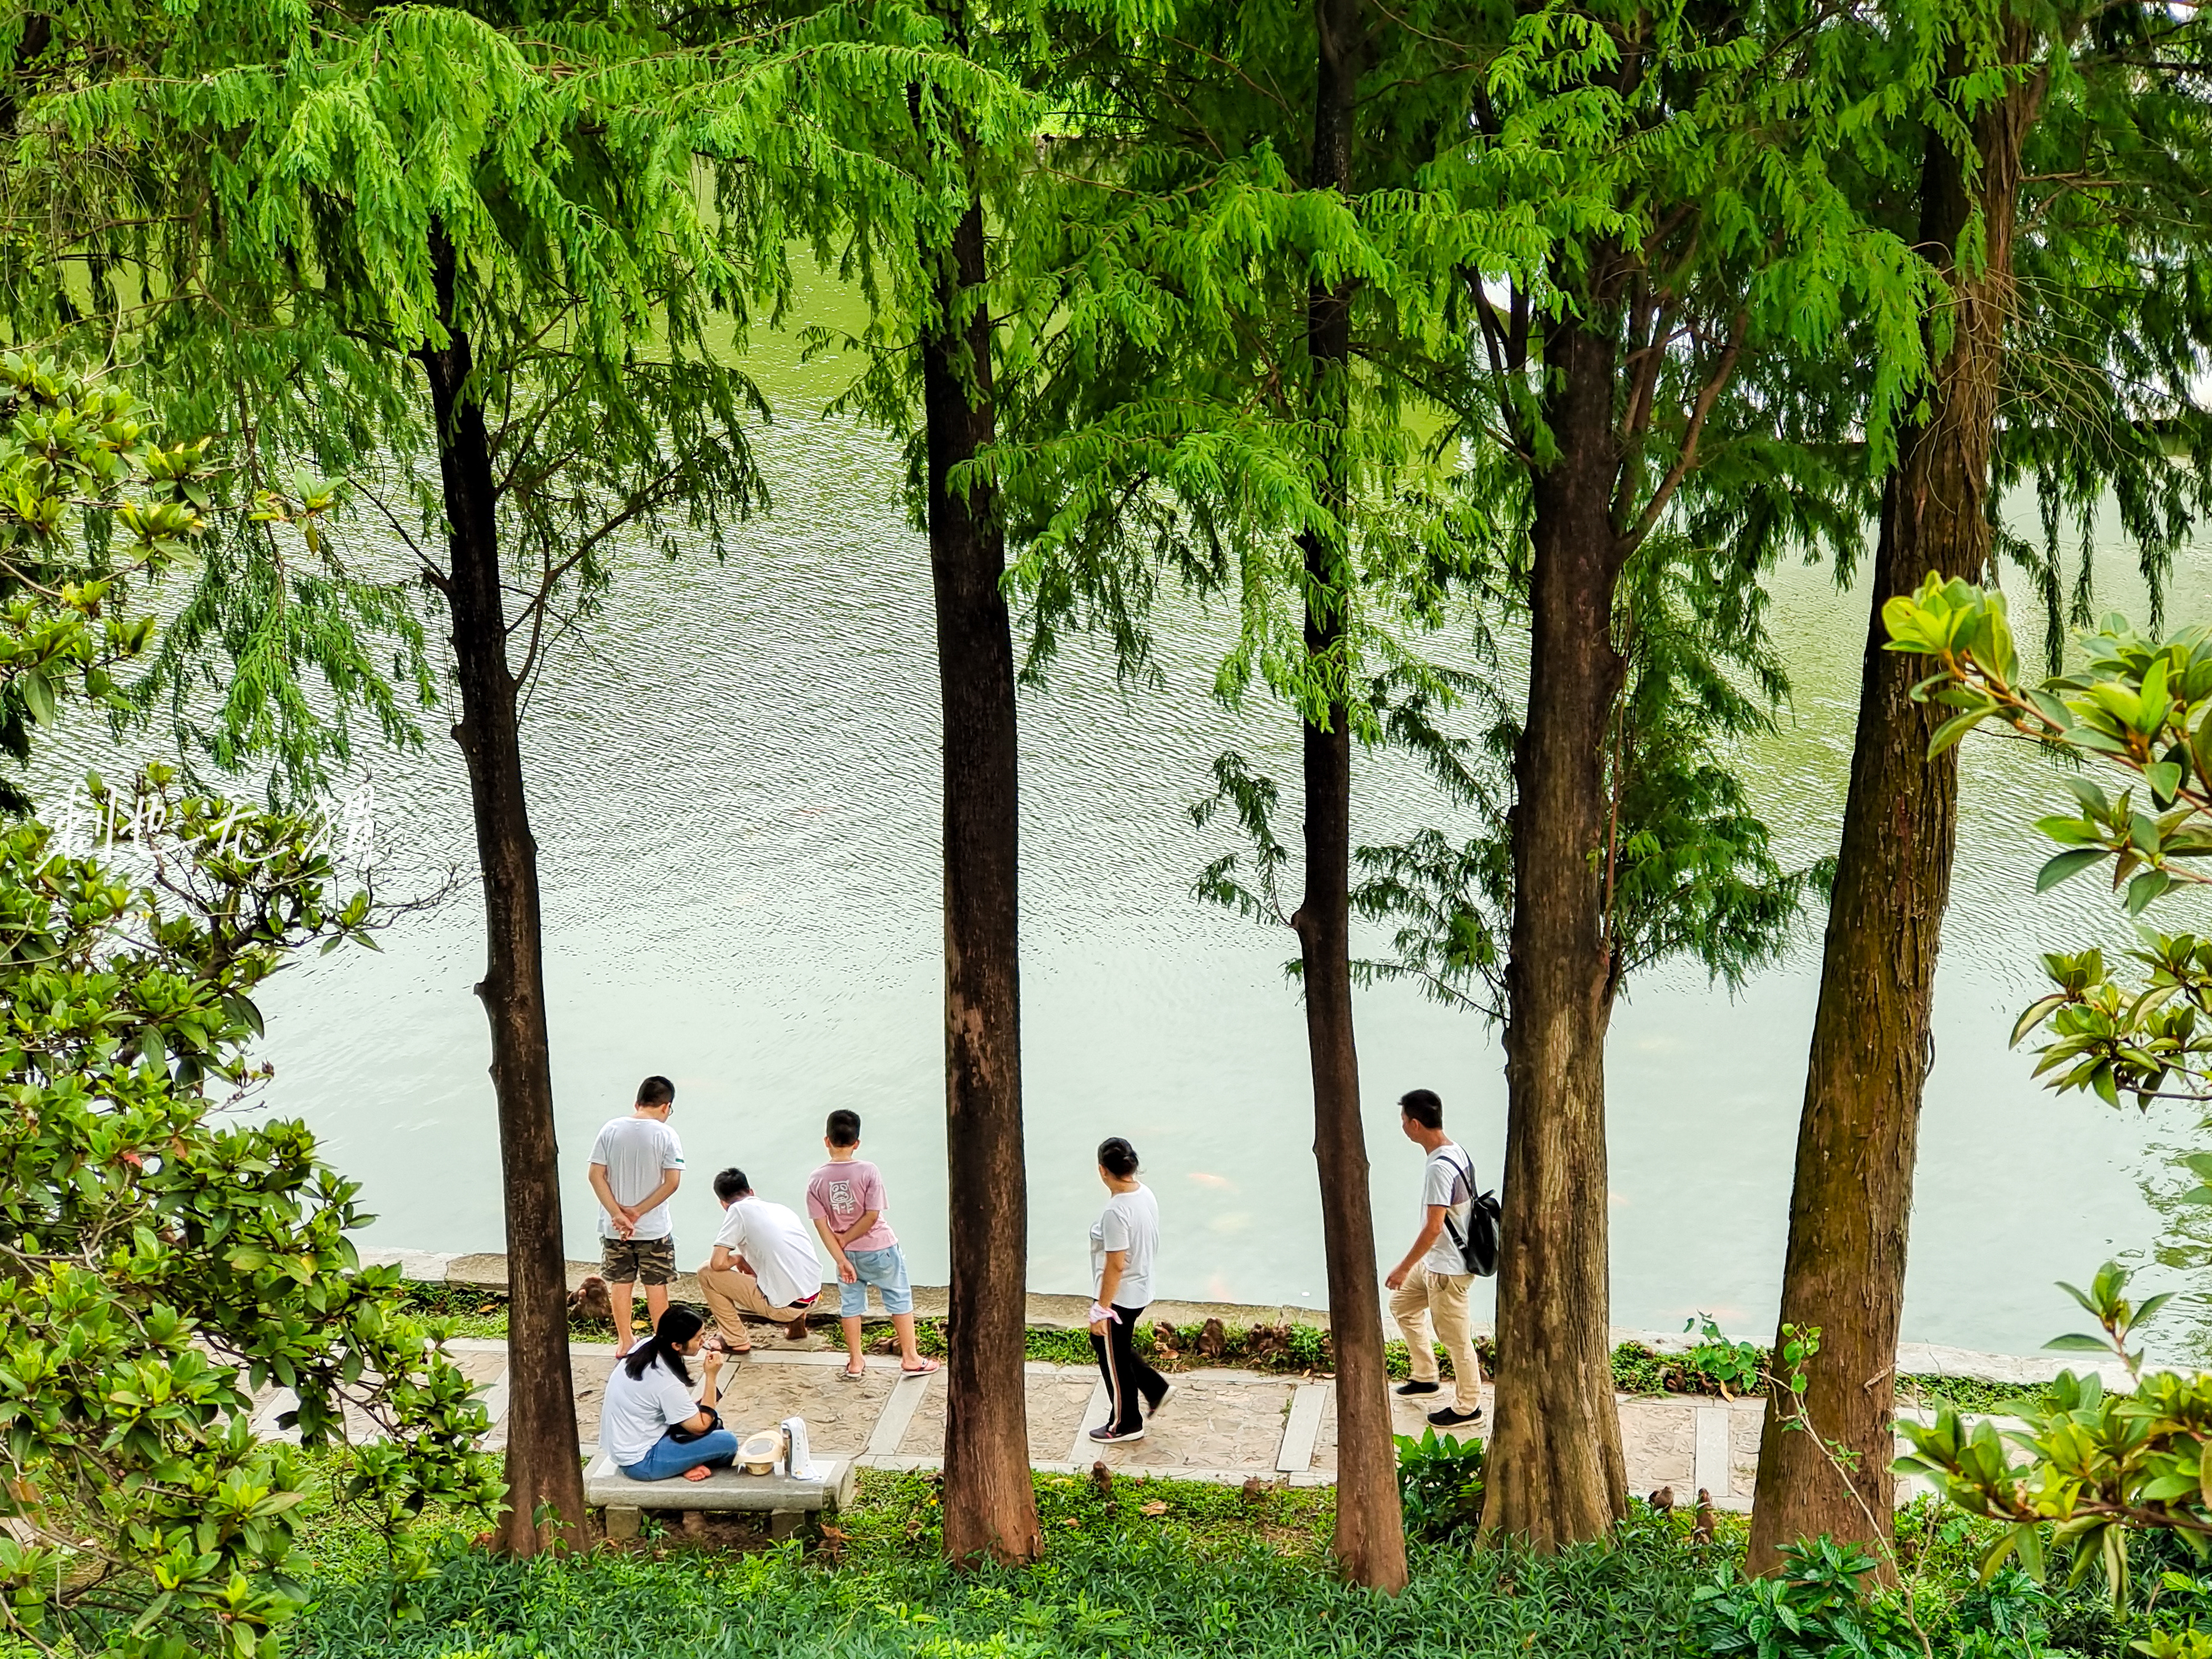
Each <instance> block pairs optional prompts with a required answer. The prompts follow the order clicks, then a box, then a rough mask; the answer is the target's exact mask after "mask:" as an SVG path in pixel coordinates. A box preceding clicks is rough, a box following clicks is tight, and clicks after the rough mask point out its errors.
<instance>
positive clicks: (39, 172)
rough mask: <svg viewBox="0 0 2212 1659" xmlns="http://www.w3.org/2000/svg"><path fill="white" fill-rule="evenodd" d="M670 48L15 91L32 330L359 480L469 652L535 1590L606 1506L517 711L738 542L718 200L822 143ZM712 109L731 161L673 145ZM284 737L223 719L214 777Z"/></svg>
mask: <svg viewBox="0 0 2212 1659" xmlns="http://www.w3.org/2000/svg"><path fill="white" fill-rule="evenodd" d="M31 44H32V43H31V42H29V41H25V42H23V43H22V46H24V47H25V48H27V47H28V46H30V45H31ZM669 46H671V42H670V41H669V40H666V39H665V38H664V37H661V36H659V35H657V34H655V33H653V32H652V30H651V28H650V27H649V26H648V25H646V24H644V23H642V22H641V21H638V20H636V19H634V18H631V19H625V20H623V21H622V22H621V24H620V25H615V24H608V23H598V22H592V21H582V22H576V23H563V22H560V21H543V22H540V23H538V24H537V25H535V26H533V27H531V28H528V29H526V30H518V31H516V32H514V33H504V32H502V30H501V27H497V26H496V25H495V23H493V22H490V21H485V20H483V19H482V18H480V17H478V16H476V15H471V13H470V12H468V11H466V10H464V9H391V10H385V9H375V8H371V7H363V8H362V9H359V11H357V12H347V11H345V10H343V9H324V10H321V11H319V12H317V13H316V14H314V15H313V16H312V17H309V16H307V15H304V14H301V13H298V12H296V11H294V10H289V9H284V8H282V7H278V8H274V9H270V8H266V7H264V6H262V5H259V4H257V3H252V0H240V3H236V4H227V5H226V4H217V5H213V6H210V7H205V8H202V9H198V10H197V11H196V12H195V13H193V14H192V15H191V17H190V18H175V19H172V18H169V17H168V15H167V14H163V15H161V16H158V17H155V16H141V15H135V14H134V15H131V16H127V17H126V16H119V15H115V14H112V13H111V12H109V11H106V10H105V9H100V8H90V7H88V8H82V9H78V8H72V7H63V8H58V9H52V12H51V16H50V19H49V22H48V28H47V33H46V41H45V44H44V47H43V49H42V50H40V51H39V52H35V53H33V52H29V51H27V50H19V52H18V54H17V56H16V58H15V75H14V76H13V78H12V81H11V82H10V86H9V93H10V96H11V98H12V100H13V104H14V108H15V123H14V126H13V130H12V132H11V134H10V135H9V148H8V150H7V153H6V170H5V183H6V186H7V190H8V196H7V200H6V209H7V211H8V212H9V216H10V217H11V218H12V220H13V222H15V224H17V225H18V226H34V227H35V234H32V235H28V236H26V237H22V238H19V239H18V240H15V242H14V243H13V244H12V245H11V252H10V255H9V264H8V267H7V269H6V270H5V272H4V280H5V289H4V303H5V305H6V307H7V309H8V313H9V318H10V320H11V324H12V325H13V326H15V328H16V329H18V330H19V331H53V332H59V333H61V334H63V335H64V336H65V337H76V338H77V339H80V340H82V341H83V342H85V343H87V344H88V345H89V346H92V347H94V348H95V349H109V348H110V347H111V346H114V347H120V348H125V349H131V350H133V351H135V352H137V353H139V354H141V355H143V356H144V357H145V358H146V359H147V360H148V361H149V362H152V363H154V364H155V365H157V366H158V369H159V372H160V379H161V384H163V385H164V386H168V387H172V388H174V389H175V391H174V396H173V404H174V406H175V413H176V414H177V415H178V416H179V418H191V419H197V420H199V421H201V422H204V424H205V426H206V428H207V429H209V430H211V431H215V432H218V433H221V434H222V435H224V436H225V439H226V441H227V442H228V444H229V446H230V447H231V450H232V453H234V454H237V455H239V456H240V458H241V459H242V463H243V465H244V467H245V469H246V471H247V472H248V474H249V475H250V476H253V475H258V476H276V477H283V476H284V475H285V474H286V473H287V471H289V468H290V467H292V466H293V465H299V464H303V463H304V464H306V465H312V466H314V467H318V468H320V469H322V470H324V471H331V472H343V473H346V474H349V475H350V476H351V478H352V480H353V483H354V484H355V486H356V488H357V489H359V490H360V491H361V492H362V494H363V495H366V496H367V497H368V498H369V499H370V500H371V501H374V504H375V505H376V506H377V507H380V508H381V509H382V511H383V516H384V517H385V518H386V521H387V522H388V524H389V525H390V526H391V529H392V534H393V537H394V538H395V540H396V542H397V543H398V545H399V547H400V549H401V550H403V551H402V553H401V555H400V562H401V566H402V574H403V576H404V580H408V581H410V582H419V583H420V584H421V586H422V589H423V590H424V591H425V592H427V593H428V595H429V596H430V599H431V603H432V605H433V606H434V609H435V611H438V612H440V613H441V614H442V618H443V621H444V624H445V626H446V628H447V630H448V634H449V638H450V640H451V643H452V647H453V664H454V673H455V678H456V680H457V682H458V690H459V709H458V717H457V719H456V720H455V721H454V725H453V736H454V738H455V740H456V742H457V743H458V744H459V747H460V749H461V752H462V755H463V757H464V759H465V762H466V764H467V771H468V776H469V783H470V793H471V804H472V808H473V816H474V818H475V822H476V827H477V852H478V860H477V862H478V869H479V874H480V877H481V880H482V886H483V897H484V907H485V921H486V945H487V951H486V971H485V975H484V977H483V980H482V981H481V982H480V983H479V984H478V986H477V994H478V996H479V998H480V999H481V1000H483V1004H484V1007H485V1012H486V1015H487V1017H488V1019H489V1024H490V1029H491V1037H492V1056H493V1060H492V1078H493V1084H494V1091H495V1096H496V1097H497V1101H498V1106H499V1114H500V1130H501V1137H500V1138H501V1169H502V1183H503V1197H504V1206H505V1212H506V1221H507V1249H508V1258H509V1264H510V1291H511V1294H512V1318H511V1325H510V1335H509V1347H510V1352H511V1355H512V1372H511V1381H510V1387H509V1437H508V1449H507V1488H508V1491H507V1504H508V1507H507V1513H506V1516H505V1519H504V1521H503V1522H502V1528H501V1535H502V1538H503V1541H505V1543H506V1544H507V1547H510V1548H512V1549H513V1550H515V1551H516V1552H518V1553H531V1552H532V1551H534V1550H536V1549H538V1548H539V1547H543V1546H544V1545H546V1544H549V1543H556V1542H560V1541H572V1540H574V1539H576V1538H578V1537H579V1536H580V1533H579V1531H578V1528H580V1525H581V1522H582V1518H583V1502H582V1489H581V1483H580V1466H579V1463H578V1461H577V1456H576V1432H575V1419H574V1405H573V1401H571V1399H570V1396H569V1385H568V1357H567V1348H568V1332H567V1320H566V1310H565V1305H564V1299H565V1298H564V1293H565V1283H564V1274H563V1269H562V1256H563V1251H562V1225H561V1215H562V1200H561V1179H560V1170H559V1165H558V1148H557V1146H556V1140H555V1136H554V1128H553V1110H552V1085H551V1074H550V1059H549V1050H548V1038H547V1030H546V1013H545V1005H544V975H543V963H542V948H541V940H540V917H539V895H538V878H537V862H536V843H535V841H534V839H533V837H532V830H531V825H530V818H529V811H528V792H527V787H526V774H525V768H524V764H523V758H522V750H521V742H520V699H521V696H522V693H523V691H524V690H525V688H526V686H527V684H529V682H530V679H531V678H532V675H533V674H534V673H535V671H537V669H538V666H539V665H540V664H541V663H542V662H543V660H544V652H545V650H546V649H547V648H548V647H549V646H550V642H551V641H552V640H553V639H554V638H556V637H557V635H559V634H560V633H561V632H562V629H563V626H564V624H565V620H566V617H567V615H568V614H569V613H570V612H571V611H573V610H574V608H575V607H577V606H583V607H588V606H589V605H592V603H594V602H595V600H596V598H597V596H598V594H599V592H601V590H602V589H603V588H604V586H605V583H606V581H607V580H608V579H609V577H610V574H611V568H612V559H613V554H614V552H615V550H616V548H617V545H619V544H620V542H621V541H622V539H623V538H633V537H652V536H653V535H655V534H661V535H664V536H672V534H673V532H676V531H677V530H678V529H681V528H689V529H695V530H700V531H703V532H707V534H708V536H709V537H714V536H717V535H718V534H719V532H720V530H721V528H722V527H723V526H724V525H725V524H726V522H727V521H728V520H729V519H730V518H731V517H732V515H734V514H738V513H743V512H744V510H745V509H746V508H747V507H748V506H749V505H750V503H752V502H753V501H756V500H757V499H758V497H759V495H760V484H759V480H758V477H757V474H756V472H755V471H754V469H753V466H752V464H751V459H750V450H749V447H748V443H747V436H746V428H747V422H748V419H749V418H750V417H751V416H755V415H757V414H758V413H759V412H761V410H760V404H759V402H758V399H757V397H756V396H755V395H754V393H753V392H752V391H751V388H750V385H749V384H748V382H747V381H746V380H744V377H743V375H742V374H740V373H739V372H738V371H737V370H736V369H734V368H732V367H730V366H729V365H728V364H727V363H726V362H721V361H719V360H718V359H717V357H716V356H715V355H714V353H713V352H712V351H711V350H710V349H708V334H709V330H710V318H713V319H714V321H716V322H726V319H728V318H729V317H731V316H735V317H737V318H738V319H740V322H741V321H742V319H743V317H744V314H745V307H746V302H747V301H748V300H749V299H750V297H751V295H752V294H753V293H754V292H755V288H754V284H755V283H756V282H759V283H765V284H766V285H767V286H769V288H771V289H772V287H773V284H774V282H775V280H776V275H777V273H778V272H780V270H781V265H780V263H779V261H780V256H781V238H782V229H781V226H780V224H778V223H776V222H775V221H774V216H773V213H772V212H771V211H770V210H769V209H768V208H767V207H766V205H765V201H766V198H765V197H762V196H760V195H758V194H756V193H753V192H751V191H749V189H748V185H749V175H740V174H739V173H737V172H735V171H726V172H725V173H723V174H722V175H721V176H720V180H719V183H718V185H717V186H716V191H715V194H714V197H711V198H710V197H702V194H701V192H700V191H699V190H698V188H697V178H696V173H695V161H696V158H697V156H698V155H700V153H701V146H702V145H705V144H708V143H712V144H714V145H716V146H719V147H720V151H721V153H724V154H734V153H737V152H738V150H739V149H744V150H745V152H746V153H747V154H748V155H750V156H751V157H752V158H754V159H755V160H756V161H758V162H766V163H770V164H772V163H774V162H775V161H776V160H777V159H778V158H780V157H788V156H789V155H791V153H792V151H793V147H794V146H795V145H798V144H800V143H804V142H805V139H804V136H803V133H802V132H801V131H799V129H795V128H794V127H793V125H791V124H790V123H789V122H788V121H787V118H786V106H787V90H788V88H787V85H785V84H783V83H781V82H777V81H776V80H775V76H774V75H773V74H772V73H770V74H769V76H767V79H766V82H757V81H755V80H752V79H750V78H749V70H748V69H747V66H746V64H745V63H744V62H734V63H733V62H731V61H727V60H725V59H713V60H708V61H705V62H703V63H702V61H701V60H700V59H699V58H696V57H685V56H684V55H681V54H677V53H672V52H669V51H668V50H667V48H668V47H669ZM580 65H589V66H590V67H591V68H592V70H593V71H594V72H593V73H592V74H590V75H584V76H580V75H578V74H577V73H576V72H575V71H576V70H577V69H578V68H579V66H580ZM687 96H688V97H690V99H691V100H693V101H692V104H691V105H690V106H685V107H687V108H692V109H694V110H696V109H697V108H699V107H703V108H704V109H705V111H706V112H707V113H708V115H709V116H711V118H712V123H713V130H712V131H711V132H709V133H707V134H705V135H703V136H702V135H701V134H700V133H698V132H696V131H694V130H693V129H692V128H690V127H688V126H685V125H683V124H682V123H678V122H672V121H671V117H670V112H671V109H672V108H676V107H678V105H679V103H680V100H682V99H684V98H685V97H687ZM797 170H798V169H797V168H795V167H794V168H793V171H797ZM824 173H825V175H826V176H827V177H829V178H832V179H834V177H835V176H836V163H835V161H834V158H829V159H828V160H827V161H825V165H824ZM748 238H751V239H754V240H750V241H749V240H746V239H748ZM763 250H768V251H769V252H770V253H771V254H772V255H773V256H774V257H770V258H761V257H759V256H760V255H761V254H762V252H763ZM718 313H719V314H718ZM671 545H672V543H671ZM258 555H259V550H257V549H256V548H254V547H253V546H252V545H250V544H248V545H246V546H244V547H241V548H240V549H239V550H237V552H236V556H234V557H231V558H225V559H218V560H211V561H210V562H209V563H208V565H207V567H206V568H205V571H204V580H203V583H202V586H201V588H200V591H199V592H197V594H196V595H195V596H194V597H193V599H192V600H191V602H190V603H189V604H188V605H187V607H186V611H185V625H184V626H181V627H180V628H179V629H176V630H173V633H172V634H171V635H170V638H169V641H168V647H167V648H168V650H169V651H170V653H171V655H170V657H169V659H168V662H167V666H166V669H165V674H164V677H162V678H157V679H156V681H155V683H154V684H153V685H152V686H151V687H150V688H149V690H151V691H153V692H155V693H157V694H158V693H159V692H161V690H165V689H166V690H171V691H173V692H175V691H179V690H182V691H183V692H184V694H185V696H186V697H187V699H188V698H189V695H190V689H191V686H192V684H193V683H194V676H195V674H196V672H197V670H196V667H195V664H196V663H197V660H199V657H198V656H197V653H202V652H204V651H206V650H210V649H214V650H216V651H218V652H220V651H222V650H224V649H225V648H228V650H229V651H231V652H232V653H236V652H237V651H238V650H239V648H240V646H241V645H248V646H251V645H253V644H256V643H260V644H268V643H270V641H271V637H272V636H271V635H270V632H269V630H270V627H271V625H272V623H271V613H272V612H275V613H281V612H282V611H283V610H284V608H285V607H286V605H288V604H289V602H290V601H291V600H292V599H294V598H295V595H296V592H297V582H296V580H295V579H294V577H293V576H292V574H290V573H289V572H286V571H284V570H283V568H282V567H281V566H276V567H272V566H271V564H270V562H267V561H266V560H265V559H264V558H262V557H260V556H258ZM287 643H288V642H287V641H286V639H285V637H284V636H283V635H282V634H281V633H279V634H277V635H275V636H274V644H275V647H276V651H275V654H276V656H277V657H278V658H279V659H281V658H282V657H283V651H284V649H285V647H286V646H287ZM263 662H264V666H266V664H267V656H266V655H264V659H263ZM277 678H282V676H281V675H279V676H278V677H277ZM275 689H276V688H271V687H268V686H264V690H275ZM263 712H265V711H264V710H261V709H259V708H257V707H255V706H254V705H253V704H252V702H250V701H249V702H248V703H247V704H246V706H244V707H240V706H238V705H236V704H235V703H234V704H233V705H232V706H230V707H228V708H226V709H225V711H224V714H225V717H226V719H225V723H224V725H223V726H222V727H221V728H220V732H221V734H222V735H220V736H219V737H218V738H217V740H216V743H217V744H218V745H219V744H221V743H223V742H228V744H230V745H231V747H230V748H229V750H228V752H226V753H219V754H218V758H228V759H231V760H237V759H239V758H241V756H242V753H243V750H241V748H240V738H239V732H240V726H241V724H244V725H249V726H250V724H251V721H252V718H253V717H254V716H255V715H257V714H260V713H263ZM251 747H252V745H251V744H246V745H245V749H246V750H250V749H251Z"/></svg>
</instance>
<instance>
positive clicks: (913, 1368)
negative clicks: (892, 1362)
mask: <svg viewBox="0 0 2212 1659" xmlns="http://www.w3.org/2000/svg"><path fill="white" fill-rule="evenodd" d="M899 1369H900V1370H902V1371H904V1372H905V1373H906V1374H907V1375H908V1376H928V1375H929V1374H930V1372H932V1371H933V1370H936V1369H937V1362H936V1361H935V1360H934V1359H917V1360H915V1363H914V1364H911V1365H909V1364H907V1363H906V1362H905V1361H904V1360H901V1361H900V1362H899Z"/></svg>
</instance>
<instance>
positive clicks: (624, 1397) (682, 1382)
mask: <svg viewBox="0 0 2212 1659" xmlns="http://www.w3.org/2000/svg"><path fill="white" fill-rule="evenodd" d="M706 1328H707V1322H706V1321H705V1320H703V1319H702V1318H700V1317H699V1316H698V1315H697V1314H696V1313H694V1312H692V1311H691V1310H690V1309H689V1308H671V1309H670V1310H668V1311H667V1312H666V1313H665V1314H663V1315H661V1316H660V1322H659V1324H658V1325H656V1326H654V1327H653V1334H652V1335H651V1336H650V1337H648V1338H647V1339H646V1340H644V1341H643V1342H641V1343H640V1344H638V1346H636V1347H635V1348H633V1349H631V1350H630V1352H629V1354H628V1355H626V1356H625V1357H623V1358H621V1359H617V1361H616V1362H615V1369H614V1373H613V1375H611V1376H609V1377H608V1378H607V1397H606V1401H605V1404H604V1405H603V1406H602V1407H600V1410H599V1440H600V1442H601V1443H602V1444H604V1445H605V1447H606V1449H607V1455H609V1456H610V1457H611V1458H613V1459H614V1462H615V1467H616V1468H618V1469H620V1470H621V1471H622V1472H623V1474H626V1475H628V1476H629V1478H630V1479H631V1480H667V1479H669V1477H671V1475H678V1474H680V1475H682V1476H683V1477H684V1479H685V1480H705V1479H706V1478H707V1476H708V1473H709V1472H711V1471H712V1470H714V1469H722V1468H728V1467H729V1466H730V1465H731V1464H732V1463H733V1462H736V1461H737V1457H738V1437H737V1436H735V1435H734V1434H732V1433H731V1432H730V1431H728V1430H727V1429H726V1428H724V1427H723V1426H722V1419H721V1416H720V1413H718V1412H716V1411H715V1409H714V1400H715V1389H714V1374H715V1373H716V1372H717V1371H718V1370H720V1369H721V1365H722V1356H721V1355H720V1353H717V1352H708V1354H707V1355H706V1356H705V1358H703V1360H702V1362H701V1370H702V1373H703V1376H702V1389H701V1397H700V1398H699V1399H698V1400H696V1401H695V1400H693V1399H692V1398H691V1372H690V1369H689V1368H688V1367H687V1366H685V1364H684V1359H685V1358H687V1357H688V1356H690V1355H692V1354H696V1353H697V1352H699V1351H700V1349H701V1348H702V1347H703V1346H705V1344H706V1338H705V1336H704V1335H703V1334H702V1333H703V1332H704V1331H705V1330H706Z"/></svg>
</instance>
